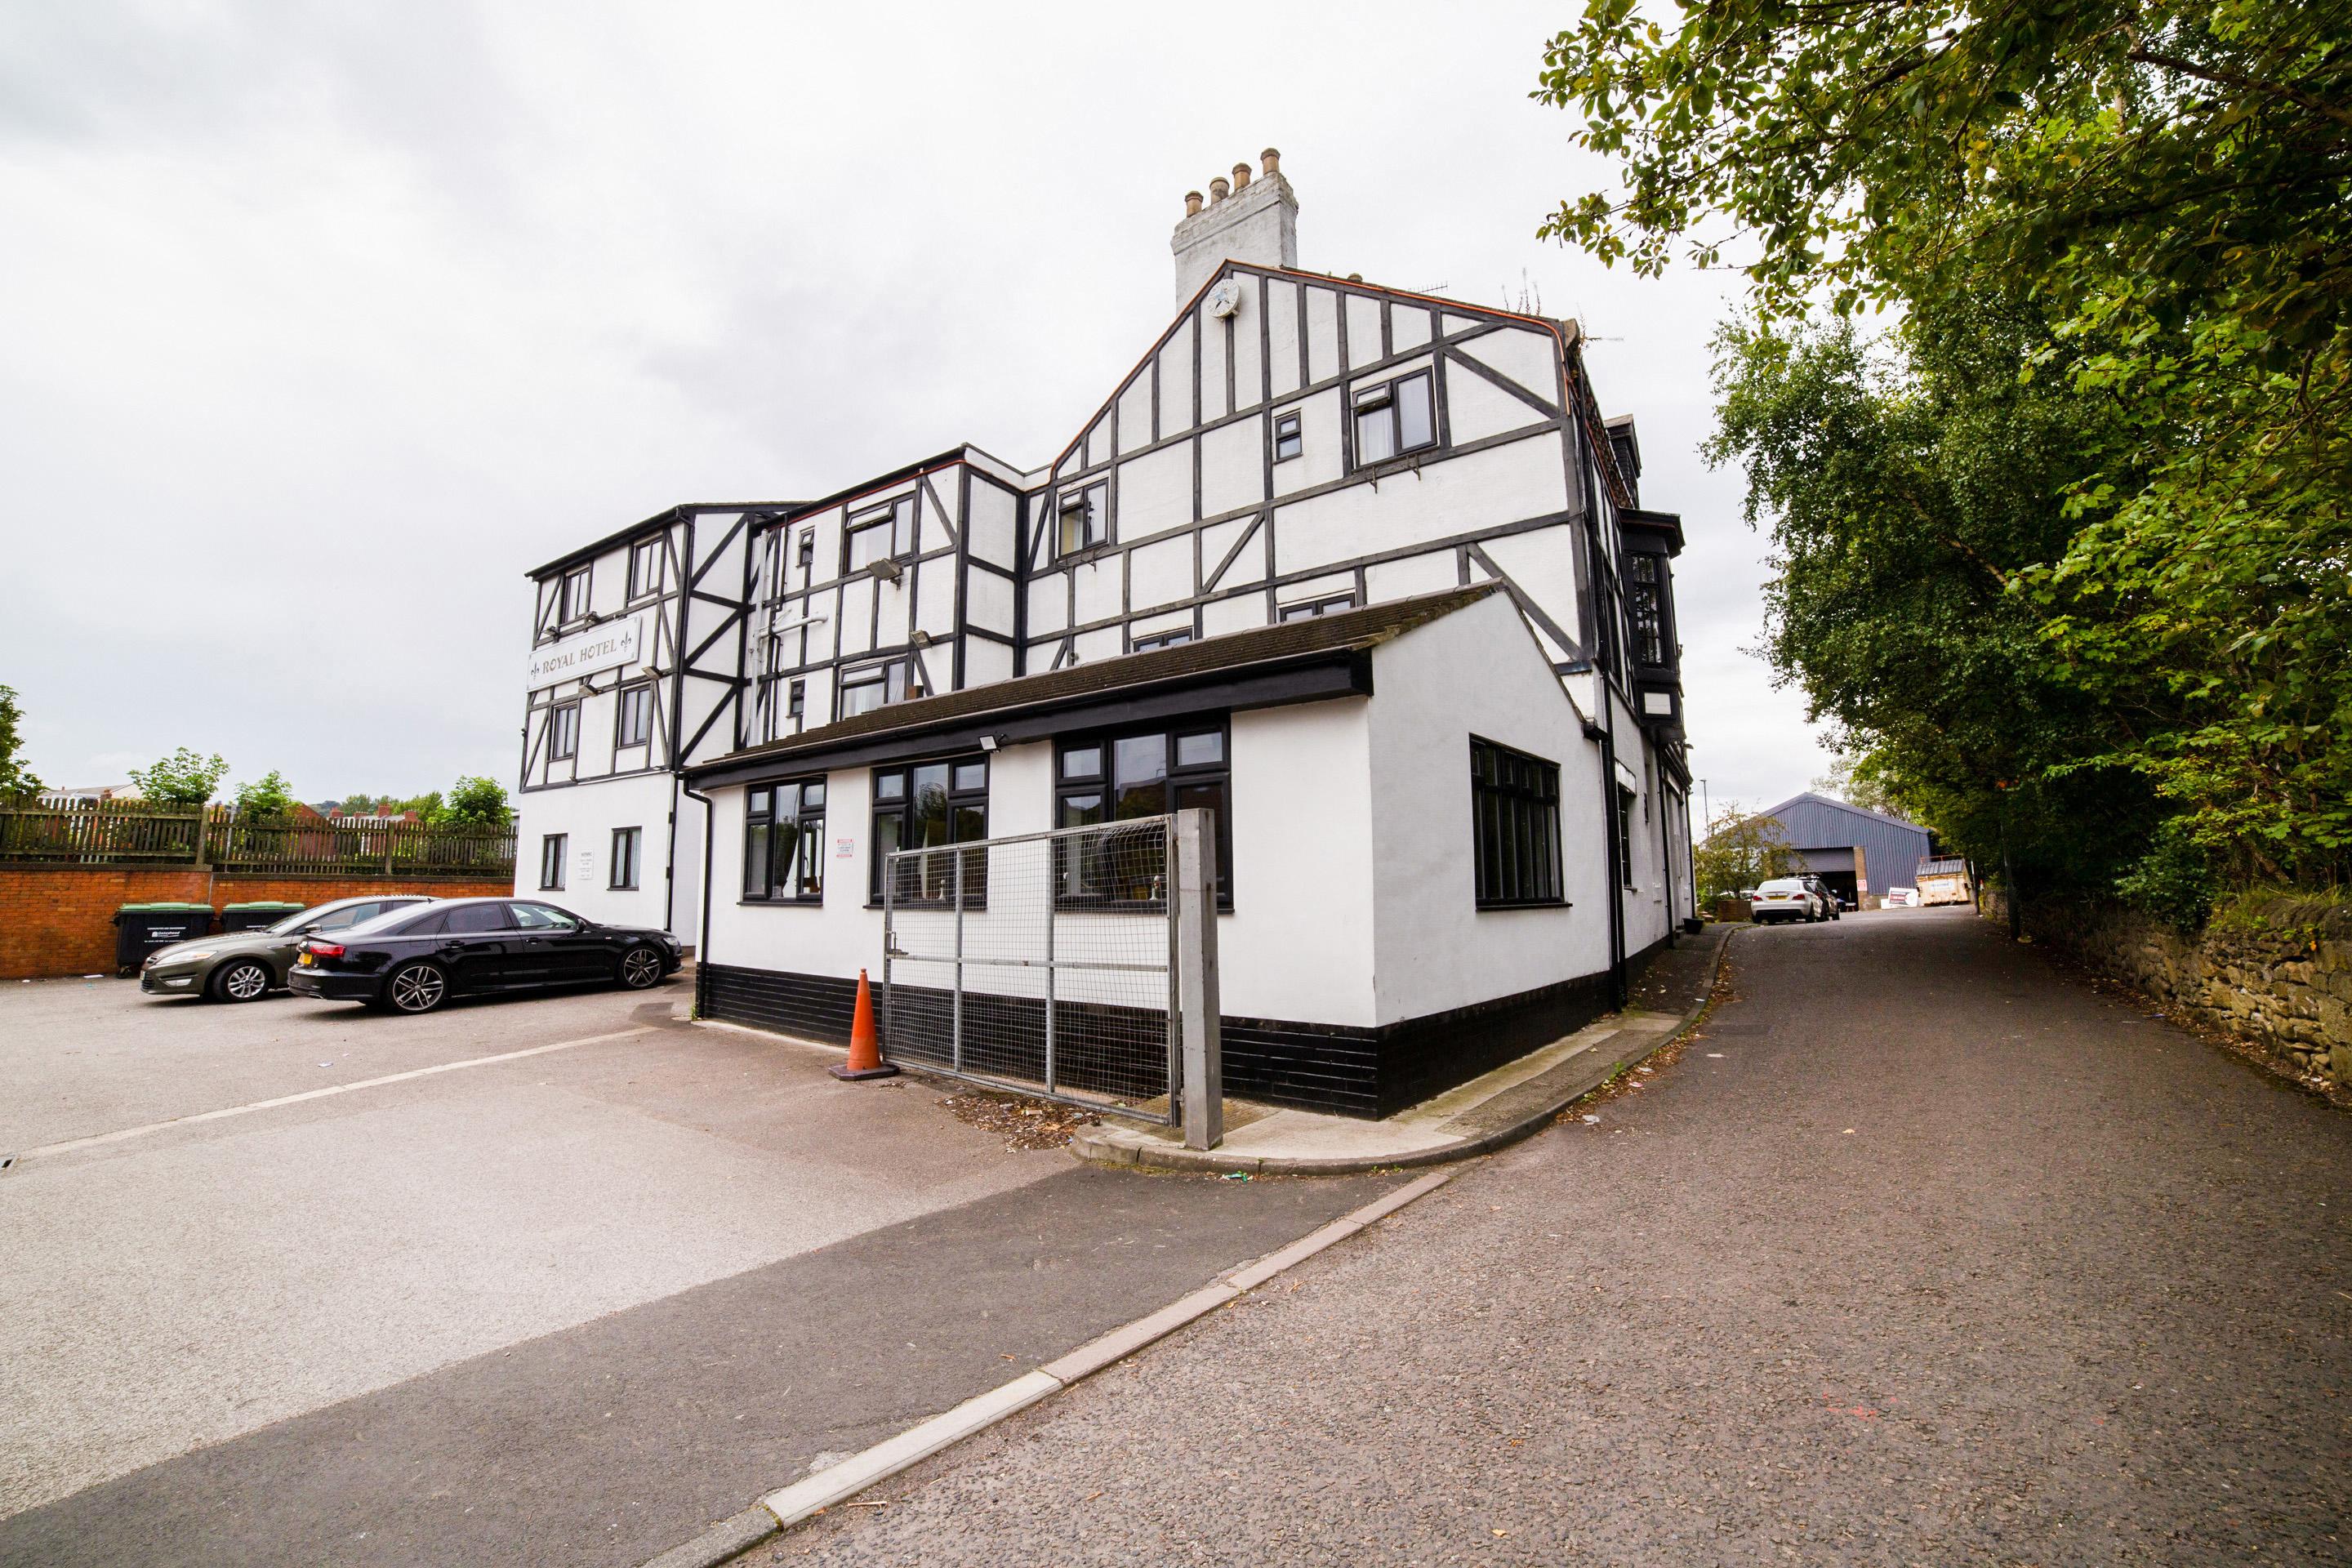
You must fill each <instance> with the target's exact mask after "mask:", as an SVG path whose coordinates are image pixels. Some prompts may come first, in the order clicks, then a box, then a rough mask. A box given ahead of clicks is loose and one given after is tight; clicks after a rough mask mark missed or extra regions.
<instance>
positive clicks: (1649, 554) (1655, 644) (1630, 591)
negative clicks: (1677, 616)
mask: <svg viewBox="0 0 2352 1568" xmlns="http://www.w3.org/2000/svg"><path fill="white" fill-rule="evenodd" d="M1624 563H1625V627H1626V647H1627V649H1628V650H1629V651H1630V652H1631V654H1632V656H1633V662H1634V664H1636V665H1638V666H1641V667H1643V668H1649V669H1665V668H1671V667H1672V666H1673V664H1674V663H1675V658H1674V654H1673V651H1672V649H1671V648H1670V647H1669V642H1668V639H1669V637H1671V635H1672V634H1671V632H1670V630H1669V627H1668V624H1667V623H1668V613H1667V609H1666V600H1667V592H1668V589H1667V568H1666V558H1665V557H1664V555H1661V554H1658V553H1656V552H1654V551H1647V550H1629V551H1627V552H1625V555H1624Z"/></svg>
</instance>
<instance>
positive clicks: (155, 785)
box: [131, 746, 228, 805]
mask: <svg viewBox="0 0 2352 1568" xmlns="http://www.w3.org/2000/svg"><path fill="white" fill-rule="evenodd" d="M227 773H228V764H227V763H225V762H223V761H222V760H221V759H220V757H219V756H218V755H217V754H215V755H213V756H210V757H205V756H199V755H197V754H196V753H195V752H192V751H190V750H188V748H187V747H185V746H182V747H181V748H180V749H179V750H177V751H175V752H173V753H172V754H171V755H170V756H168V757H164V758H163V759H161V760H160V761H158V762H157V763H155V765H154V766H152V767H148V768H133V769H131V783H133V784H137V785H138V786H139V793H140V795H142V797H144V798H145V799H146V801H147V802H148V804H150V805H205V803H206V802H208V801H210V800H211V799H212V798H213V792H214V791H215V790H216V789H218V788H219V787H220V782H221V780H222V778H223V777H225V776H226V774H227Z"/></svg>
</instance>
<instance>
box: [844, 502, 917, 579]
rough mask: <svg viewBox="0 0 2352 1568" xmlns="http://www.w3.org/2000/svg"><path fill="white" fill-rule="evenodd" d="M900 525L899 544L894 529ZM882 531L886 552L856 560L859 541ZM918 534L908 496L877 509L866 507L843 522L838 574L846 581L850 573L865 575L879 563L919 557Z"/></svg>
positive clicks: (913, 508)
mask: <svg viewBox="0 0 2352 1568" xmlns="http://www.w3.org/2000/svg"><path fill="white" fill-rule="evenodd" d="M902 523H903V524H904V525H905V527H906V531H907V533H906V538H905V540H904V541H903V542H902V541H901V540H900V539H899V537H898V529H899V526H900V524H902ZM886 528H887V529H888V530H889V531H890V548H889V549H888V550H887V551H885V552H883V553H881V554H879V555H873V556H868V557H867V558H866V560H864V561H860V560H858V559H857V545H858V541H859V538H860V537H861V536H862V535H865V534H869V533H873V532H875V531H877V530H880V529H886ZM917 535H918V529H917V527H916V518H915V498H914V497H913V496H911V495H903V496H900V497H898V499H896V500H890V501H886V502H884V503H882V504H881V505H879V506H875V507H870V508H868V509H867V510H865V511H862V512H857V513H855V514H853V515H852V516H850V517H848V518H847V519H845V520H844V521H843V523H842V528H841V574H842V575H843V576H845V577H846V576H848V575H849V574H852V573H854V572H863V571H866V569H867V568H869V567H871V566H873V565H874V564H875V563H877V562H880V561H898V562H907V561H912V560H914V559H915V557H916V555H917V554H918V553H919V541H918V538H917Z"/></svg>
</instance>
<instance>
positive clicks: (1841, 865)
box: [1761, 790, 1928, 904]
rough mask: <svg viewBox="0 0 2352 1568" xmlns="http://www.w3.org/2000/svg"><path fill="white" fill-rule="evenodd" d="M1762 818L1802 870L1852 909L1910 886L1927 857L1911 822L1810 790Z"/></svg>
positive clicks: (1921, 831)
mask: <svg viewBox="0 0 2352 1568" xmlns="http://www.w3.org/2000/svg"><path fill="white" fill-rule="evenodd" d="M1761 815H1762V816H1768V817H1771V818H1773V819H1774V820H1776V821H1778V822H1779V823H1780V829H1781V831H1782V832H1784V833H1786V834H1787V835H1788V836H1789V843H1790V847H1793V848H1794V849H1795V850H1796V851H1797V854H1798V857H1799V858H1801V859H1802V860H1803V861H1804V863H1805V868H1806V869H1807V870H1809V871H1811V872H1812V873H1813V874H1814V875H1815V876H1817V877H1819V878H1821V879H1822V880H1823V881H1824V882H1827V883H1828V884H1829V885H1830V886H1831V887H1832V888H1834V889H1837V890H1838V892H1839V893H1840V894H1842V895H1843V896H1844V897H1845V898H1847V899H1849V900H1853V902H1854V903H1856V904H1859V903H1860V902H1861V901H1862V895H1864V894H1865V893H1870V894H1884V893H1885V891H1886V889H1889V888H1908V887H1912V886H1914V885H1915V883H1914V881H1913V878H1914V876H1915V875H1916V872H1917V870H1918V868H1919V862H1920V861H1922V860H1924V859H1926V858H1927V852H1928V840H1927V829H1926V828H1924V827H1921V826H1918V825H1917V824H1916V823H1912V822H1906V821H1904V820H1903V819H1902V818H1901V817H1899V816H1886V815H1885V813H1883V812H1876V811H1865V810H1864V809H1863V808H1862V807H1861V806H1858V805H1848V804H1846V803H1845V802H1844V801H1842V800H1837V799H1834V798H1832V796H1829V795H1816V794H1814V793H1813V792H1812V791H1811V790H1807V791H1805V792H1804V793H1803V794H1802V795H1792V796H1790V798H1789V799H1787V800H1784V801H1782V802H1781V803H1780V805H1776V806H1774V807H1772V808H1771V809H1770V810H1769V811H1766V812H1764V813H1762V814H1761Z"/></svg>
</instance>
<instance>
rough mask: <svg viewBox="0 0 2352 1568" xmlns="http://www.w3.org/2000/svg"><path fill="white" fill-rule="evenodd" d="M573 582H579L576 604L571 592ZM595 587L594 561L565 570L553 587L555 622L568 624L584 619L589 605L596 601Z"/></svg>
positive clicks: (561, 624) (559, 624) (562, 624)
mask: <svg viewBox="0 0 2352 1568" xmlns="http://www.w3.org/2000/svg"><path fill="white" fill-rule="evenodd" d="M574 583H577V584H580V594H579V598H578V603H577V604H576V605H575V604H574V603H573V597H572V584H574ZM595 588H596V563H594V562H593V561H591V562H589V563H587V564H586V565H585V566H574V567H572V569H571V570H570V571H569V572H566V573H565V574H563V576H562V580H561V581H559V582H558V583H557V584H556V588H555V594H556V599H555V624H556V625H557V626H570V625H571V624H572V622H574V621H577V620H582V619H584V618H585V617H586V616H587V614H588V610H589V606H590V605H593V604H594V603H595V602H596V595H595Z"/></svg>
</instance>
